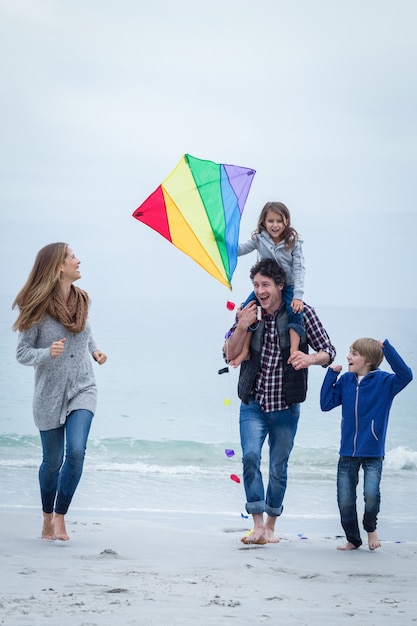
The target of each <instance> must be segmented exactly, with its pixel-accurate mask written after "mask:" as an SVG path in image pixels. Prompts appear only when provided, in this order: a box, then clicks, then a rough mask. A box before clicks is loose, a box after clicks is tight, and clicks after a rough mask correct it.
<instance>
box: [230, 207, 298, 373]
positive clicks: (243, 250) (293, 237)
mask: <svg viewBox="0 0 417 626" xmlns="http://www.w3.org/2000/svg"><path fill="white" fill-rule="evenodd" d="M302 243H303V242H302V239H301V238H300V237H299V235H298V233H297V231H296V230H295V228H293V227H292V226H291V216H290V212H289V210H288V208H287V207H286V206H285V204H283V203H282V202H267V203H266V204H265V206H264V208H263V209H262V211H261V213H260V215H259V219H258V226H257V228H256V230H255V231H254V232H253V234H252V237H251V239H250V240H249V241H247V242H246V243H240V244H239V247H238V256H242V255H244V254H249V252H252V251H253V250H257V251H258V260H260V259H265V258H268V257H269V258H272V259H275V261H276V262H277V263H278V264H279V265H280V266H281V267H282V268H283V269H284V270H285V274H286V278H287V282H286V285H285V287H284V289H283V292H282V296H283V300H284V302H285V305H286V307H287V311H288V327H289V330H290V341H291V348H290V350H291V353H293V352H295V351H296V350H298V347H299V345H300V335H302V334H303V332H304V328H303V326H302V311H303V309H304V304H303V295H304V256H303V251H302ZM252 300H255V294H254V293H253V292H252V293H251V294H250V296H249V297H248V298H247V300H246V301H245V302H244V303H243V304H242V307H241V308H244V307H245V306H246V305H247V304H248V303H249V302H251V301H252ZM258 304H259V303H258ZM250 340H251V336H250V333H248V336H247V338H246V341H245V345H244V348H243V350H242V352H241V353H240V355H239V356H238V357H236V359H233V361H231V362H230V364H231V365H232V366H233V367H237V366H238V365H240V363H241V362H242V361H244V360H246V359H247V358H249V346H250Z"/></svg>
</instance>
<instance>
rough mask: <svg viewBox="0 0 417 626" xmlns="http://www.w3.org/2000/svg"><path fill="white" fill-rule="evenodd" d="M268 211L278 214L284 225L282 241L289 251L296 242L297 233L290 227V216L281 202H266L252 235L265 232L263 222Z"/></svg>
mask: <svg viewBox="0 0 417 626" xmlns="http://www.w3.org/2000/svg"><path fill="white" fill-rule="evenodd" d="M268 211H273V212H274V213H278V215H281V217H282V220H283V222H284V224H285V230H284V233H283V240H284V243H285V248H286V249H287V250H289V249H290V248H293V247H294V246H295V244H296V243H297V241H298V233H297V231H296V230H295V228H293V227H292V226H291V215H290V212H289V210H288V208H287V207H286V206H285V204H284V203H283V202H267V203H266V204H265V206H264V208H263V209H262V211H261V212H260V215H259V218H258V226H257V228H256V230H254V232H253V235H258V234H259V233H262V232H263V231H265V230H266V225H265V220H266V216H267V214H268Z"/></svg>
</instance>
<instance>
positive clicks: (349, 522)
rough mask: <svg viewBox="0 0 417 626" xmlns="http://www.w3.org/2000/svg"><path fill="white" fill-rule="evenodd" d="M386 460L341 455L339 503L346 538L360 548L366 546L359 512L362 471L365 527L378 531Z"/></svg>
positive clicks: (339, 464)
mask: <svg viewBox="0 0 417 626" xmlns="http://www.w3.org/2000/svg"><path fill="white" fill-rule="evenodd" d="M383 460H384V459H383V457H378V458H365V457H351V456H341V457H340V458H339V463H338V467H337V503H338V505H339V511H340V521H341V523H342V526H343V530H344V531H345V534H346V539H347V540H348V541H349V542H350V543H352V544H353V545H354V546H356V547H357V548H359V546H360V545H361V544H362V540H361V535H360V531H359V524H358V515H357V509H356V487H357V485H358V482H359V470H360V468H361V467H363V473H364V475H363V496H364V500H365V511H364V515H363V521H362V523H363V527H364V529H365V530H366V532H368V533H371V532H373V531H374V530H376V521H377V516H378V513H379V504H380V501H381V495H380V491H379V485H380V482H381V474H382V463H383Z"/></svg>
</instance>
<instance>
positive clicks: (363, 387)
mask: <svg viewBox="0 0 417 626" xmlns="http://www.w3.org/2000/svg"><path fill="white" fill-rule="evenodd" d="M383 352H384V356H385V358H386V360H387V361H388V363H389V364H390V366H391V368H392V370H393V372H394V374H390V373H388V372H384V371H382V370H380V369H376V370H373V371H371V372H369V374H367V375H366V376H364V378H363V379H362V381H361V382H360V384H358V378H357V375H356V374H353V373H352V372H346V373H345V374H342V376H340V378H339V379H338V376H339V374H338V372H334V371H333V370H332V369H331V368H330V367H329V368H328V370H327V372H326V376H325V378H324V380H323V385H322V387H321V392H320V406H321V410H322V411H330V410H331V409H334V408H335V407H336V406H340V405H342V427H341V438H340V450H339V453H340V455H341V456H361V457H383V456H384V455H385V438H386V434H387V427H388V417H389V412H390V408H391V405H392V401H393V399H394V396H395V395H396V394H397V393H399V392H400V391H401V390H402V389H404V387H406V386H407V385H408V383H409V382H411V380H412V379H413V373H412V371H411V369H410V368H409V367H408V365H407V364H406V363H405V362H404V361H403V360H402V358H401V357H400V355H399V354H398V352H397V351H396V350H395V348H394V347H393V346H392V345H391V344H390V343H389V341H388V340H387V339H386V340H385V341H384V347H383Z"/></svg>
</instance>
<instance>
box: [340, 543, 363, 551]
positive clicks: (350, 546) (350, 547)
mask: <svg viewBox="0 0 417 626" xmlns="http://www.w3.org/2000/svg"><path fill="white" fill-rule="evenodd" d="M337 549H338V550H343V551H344V550H357V549H358V548H357V546H355V545H354V544H353V543H350V541H348V542H347V543H345V544H344V545H343V546H337Z"/></svg>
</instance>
